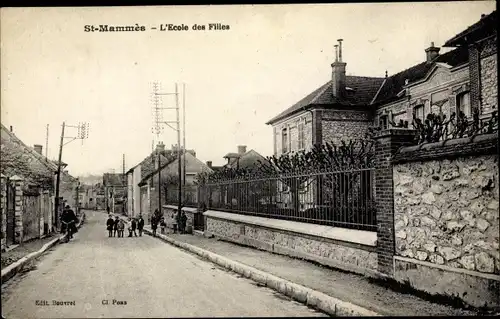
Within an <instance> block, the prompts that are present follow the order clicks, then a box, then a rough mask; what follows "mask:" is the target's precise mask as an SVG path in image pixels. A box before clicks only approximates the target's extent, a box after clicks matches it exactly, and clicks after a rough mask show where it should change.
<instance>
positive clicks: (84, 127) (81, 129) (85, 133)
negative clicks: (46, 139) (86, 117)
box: [54, 122, 90, 227]
mask: <svg viewBox="0 0 500 319" xmlns="http://www.w3.org/2000/svg"><path fill="white" fill-rule="evenodd" d="M66 127H72V128H77V129H78V136H77V137H67V136H64V130H65V128H66ZM89 128H90V127H89V124H88V123H83V124H79V125H78V126H73V125H66V123H65V122H63V123H62V130H61V142H60V144H59V160H58V162H57V176H56V196H55V198H54V204H55V205H54V206H55V207H54V210H55V218H56V227H59V205H60V203H59V191H60V188H61V161H62V151H63V146H64V145H66V144H69V143H71V142H73V141H74V140H76V139H81V140H84V139H86V138H88V137H89ZM65 138H69V139H71V140H70V141H69V142H66V143H64V139H65Z"/></svg>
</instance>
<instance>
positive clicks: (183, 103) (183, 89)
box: [182, 83, 186, 194]
mask: <svg viewBox="0 0 500 319" xmlns="http://www.w3.org/2000/svg"><path fill="white" fill-rule="evenodd" d="M182 135H183V136H182V146H183V149H184V150H183V153H182V154H183V156H184V174H183V175H182V178H183V181H182V185H183V186H184V194H185V193H186V83H182Z"/></svg>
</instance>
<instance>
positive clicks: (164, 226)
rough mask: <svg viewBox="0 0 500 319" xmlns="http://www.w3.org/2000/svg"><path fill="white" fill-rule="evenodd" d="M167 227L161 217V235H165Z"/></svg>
mask: <svg viewBox="0 0 500 319" xmlns="http://www.w3.org/2000/svg"><path fill="white" fill-rule="evenodd" d="M166 228H167V223H165V218H163V217H162V218H161V221H160V231H161V233H162V235H165V229H166Z"/></svg>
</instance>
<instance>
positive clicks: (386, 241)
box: [375, 129, 416, 277]
mask: <svg viewBox="0 0 500 319" xmlns="http://www.w3.org/2000/svg"><path fill="white" fill-rule="evenodd" d="M415 132H416V131H415V130H411V129H386V130H382V131H379V132H378V134H377V136H375V141H376V144H375V207H376V210H377V261H378V271H379V272H380V273H382V274H384V275H388V276H390V277H392V276H393V275H394V258H393V257H394V253H395V244H394V243H395V239H394V182H393V170H392V156H393V155H394V154H395V153H396V152H397V150H398V149H399V148H400V147H401V146H404V145H409V144H411V143H412V142H413V140H414V138H415Z"/></svg>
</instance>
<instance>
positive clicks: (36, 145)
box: [33, 144, 43, 155]
mask: <svg viewBox="0 0 500 319" xmlns="http://www.w3.org/2000/svg"><path fill="white" fill-rule="evenodd" d="M33 148H34V149H35V151H36V152H37V153H38V154H40V155H43V154H42V149H43V146H42V145H40V144H35V145H33Z"/></svg>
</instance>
